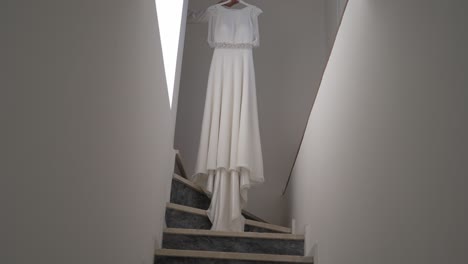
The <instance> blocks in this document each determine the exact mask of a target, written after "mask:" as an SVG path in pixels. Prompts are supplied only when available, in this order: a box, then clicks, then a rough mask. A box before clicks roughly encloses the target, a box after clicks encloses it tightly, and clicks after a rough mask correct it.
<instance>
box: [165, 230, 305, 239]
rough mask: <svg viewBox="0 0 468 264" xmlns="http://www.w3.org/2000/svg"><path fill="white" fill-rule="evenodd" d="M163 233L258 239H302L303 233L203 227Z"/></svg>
mask: <svg viewBox="0 0 468 264" xmlns="http://www.w3.org/2000/svg"><path fill="white" fill-rule="evenodd" d="M164 233H167V234H180V235H194V236H212V237H241V238H258V239H281V240H304V235H293V234H282V233H257V232H225V231H213V230H203V229H188V228H166V229H164Z"/></svg>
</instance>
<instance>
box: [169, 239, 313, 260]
mask: <svg viewBox="0 0 468 264" xmlns="http://www.w3.org/2000/svg"><path fill="white" fill-rule="evenodd" d="M163 248H167V249H185V250H204V251H220V252H238V253H258V254H275V255H296V256H303V255H304V241H303V240H286V239H259V238H243V237H215V236H199V235H185V234H168V233H165V234H164V237H163Z"/></svg>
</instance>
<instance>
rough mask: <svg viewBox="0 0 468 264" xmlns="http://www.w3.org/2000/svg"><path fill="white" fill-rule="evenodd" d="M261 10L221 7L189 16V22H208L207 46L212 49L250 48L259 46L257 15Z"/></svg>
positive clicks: (213, 7)
mask: <svg viewBox="0 0 468 264" xmlns="http://www.w3.org/2000/svg"><path fill="white" fill-rule="evenodd" d="M261 13H262V10H261V9H260V8H258V7H256V6H253V5H248V6H245V7H243V8H241V9H231V8H227V7H224V6H222V5H213V6H210V7H209V8H208V9H207V10H206V11H203V12H198V13H191V14H189V20H192V22H193V21H197V20H198V21H197V22H202V21H203V22H204V21H206V22H208V39H207V41H208V44H209V45H210V46H211V47H212V48H251V47H258V46H259V45H260V38H259V30H258V19H257V17H258V15H259V14H261Z"/></svg>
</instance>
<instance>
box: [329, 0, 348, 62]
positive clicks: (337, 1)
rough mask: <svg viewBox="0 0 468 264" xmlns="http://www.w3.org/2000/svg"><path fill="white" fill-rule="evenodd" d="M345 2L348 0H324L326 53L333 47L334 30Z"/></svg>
mask: <svg viewBox="0 0 468 264" xmlns="http://www.w3.org/2000/svg"><path fill="white" fill-rule="evenodd" d="M347 2H348V0H325V29H326V31H325V32H326V41H327V47H328V53H330V52H331V49H332V48H333V43H334V41H335V36H336V32H337V29H338V27H339V25H340V22H341V18H342V15H343V12H344V9H345V7H346V3H347ZM327 55H328V54H327Z"/></svg>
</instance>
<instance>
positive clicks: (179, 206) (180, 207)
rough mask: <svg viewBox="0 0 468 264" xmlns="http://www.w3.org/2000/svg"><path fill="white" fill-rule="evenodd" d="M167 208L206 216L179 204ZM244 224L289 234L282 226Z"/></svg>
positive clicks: (289, 230)
mask: <svg viewBox="0 0 468 264" xmlns="http://www.w3.org/2000/svg"><path fill="white" fill-rule="evenodd" d="M166 207H167V208H169V209H173V210H177V211H182V212H187V213H191V214H196V215H201V216H206V217H208V216H207V215H206V211H205V210H202V209H198V208H194V207H189V206H185V205H180V204H174V203H167V205H166ZM245 224H246V225H249V226H255V227H260V228H264V229H269V230H273V231H277V232H281V233H291V228H288V227H284V226H278V225H273V224H268V223H262V222H258V221H254V220H249V219H246V220H245Z"/></svg>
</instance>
